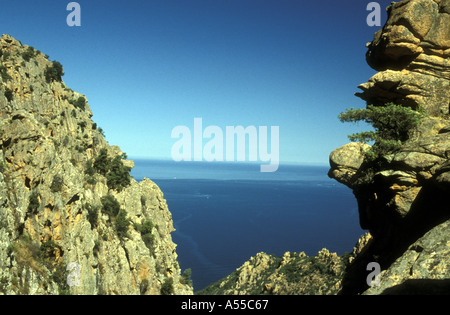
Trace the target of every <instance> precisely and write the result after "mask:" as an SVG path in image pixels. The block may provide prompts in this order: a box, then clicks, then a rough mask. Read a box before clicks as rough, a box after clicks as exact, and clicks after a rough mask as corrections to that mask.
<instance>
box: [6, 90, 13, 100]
mask: <svg viewBox="0 0 450 315" xmlns="http://www.w3.org/2000/svg"><path fill="white" fill-rule="evenodd" d="M5 97H6V99H7V100H8V102H11V101H12V100H13V98H14V93H13V91H12V90H11V89H9V88H6V89H5Z"/></svg>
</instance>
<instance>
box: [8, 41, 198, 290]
mask: <svg viewBox="0 0 450 315" xmlns="http://www.w3.org/2000/svg"><path fill="white" fill-rule="evenodd" d="M0 74H1V76H0V148H1V150H0V294H1V293H3V294H192V287H191V285H190V281H189V280H188V279H184V278H183V277H182V276H181V274H180V273H181V272H180V267H179V265H178V262H177V254H176V245H175V244H174V243H173V242H172V239H171V235H170V233H171V232H172V231H174V228H173V224H172V218H171V213H170V212H169V209H168V207H167V204H166V201H165V200H164V197H163V194H162V192H161V190H160V189H159V188H158V187H157V185H156V184H155V183H153V182H152V181H151V180H149V179H145V180H143V181H142V182H140V183H138V182H136V181H135V180H134V179H133V178H131V176H130V175H129V171H130V169H131V168H132V167H133V162H132V161H128V160H126V156H125V155H124V154H123V153H122V152H121V150H120V148H119V147H117V146H110V145H108V143H107V142H106V140H105V138H104V136H103V134H102V131H101V129H100V128H98V126H97V125H96V123H95V122H94V121H93V120H92V116H93V114H92V112H91V110H90V107H89V104H88V102H87V99H86V98H85V96H84V95H82V94H80V93H77V92H75V91H72V90H71V89H70V88H68V87H67V86H66V85H65V84H64V82H63V80H62V78H61V77H62V75H63V74H64V73H63V69H62V66H61V64H59V63H58V62H55V61H53V62H50V61H49V60H48V56H45V55H44V54H42V53H41V52H40V51H38V50H35V49H34V48H33V47H29V46H26V45H22V44H21V43H20V42H19V41H17V40H16V39H14V38H12V37H11V36H8V35H3V36H2V38H1V39H0Z"/></svg>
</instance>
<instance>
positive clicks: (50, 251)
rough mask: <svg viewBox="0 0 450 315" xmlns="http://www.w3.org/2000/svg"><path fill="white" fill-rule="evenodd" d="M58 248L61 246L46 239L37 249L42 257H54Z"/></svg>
mask: <svg viewBox="0 0 450 315" xmlns="http://www.w3.org/2000/svg"><path fill="white" fill-rule="evenodd" d="M60 250H61V246H59V245H58V244H56V243H55V242H54V241H52V240H49V241H46V242H44V243H43V244H42V245H41V247H40V249H39V251H40V257H41V258H43V259H54V258H56V252H57V251H60Z"/></svg>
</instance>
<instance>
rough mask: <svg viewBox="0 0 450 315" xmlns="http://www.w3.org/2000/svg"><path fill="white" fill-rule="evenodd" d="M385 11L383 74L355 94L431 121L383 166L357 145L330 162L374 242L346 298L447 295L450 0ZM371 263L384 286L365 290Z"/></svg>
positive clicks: (372, 50)
mask: <svg viewBox="0 0 450 315" xmlns="http://www.w3.org/2000/svg"><path fill="white" fill-rule="evenodd" d="M388 13H389V17H388V20H387V22H386V25H385V26H384V27H383V28H382V29H381V30H380V31H379V32H377V33H376V34H375V37H374V40H373V41H372V43H370V44H369V45H368V53H367V61H368V64H369V65H370V66H371V67H373V68H374V69H375V70H377V71H379V72H378V73H377V74H376V75H375V76H374V77H372V78H371V79H370V80H369V82H368V83H364V84H361V85H360V87H359V88H360V89H361V90H362V92H361V93H357V96H359V97H361V98H362V99H363V100H365V101H366V102H367V104H368V105H375V106H383V105H384V104H385V103H388V102H393V103H396V104H399V105H403V106H405V107H410V108H412V109H414V110H417V111H421V112H422V113H424V118H423V119H422V120H421V122H420V123H419V125H418V126H417V127H416V128H414V129H413V130H411V131H410V134H409V138H408V140H406V141H404V142H403V143H402V146H401V148H400V149H399V150H397V151H395V152H392V153H391V154H386V155H385V156H383V157H382V158H381V159H379V160H378V161H376V163H375V162H373V161H368V160H367V159H366V158H365V155H364V152H365V151H366V150H367V148H368V146H367V145H365V144H360V143H350V144H348V145H345V146H344V147H342V148H339V149H337V150H336V151H334V152H332V154H331V156H330V164H331V170H330V173H329V175H330V176H331V177H332V178H335V179H336V180H338V181H339V182H341V183H343V184H345V185H347V186H348V187H350V188H352V189H353V192H354V194H355V197H356V199H357V201H358V207H359V216H360V224H361V227H362V228H363V229H367V230H369V231H370V233H371V235H372V239H371V241H370V242H368V244H367V246H366V247H365V248H364V250H363V252H362V253H361V255H359V256H358V257H357V258H356V259H355V261H354V262H353V263H352V264H350V266H349V268H348V269H347V272H346V276H345V278H344V280H343V289H342V293H350V294H353V293H363V292H364V293H365V294H378V293H383V292H385V293H389V292H390V293H393V292H396V293H401V292H407V291H408V290H409V291H414V292H419V291H420V290H422V293H427V292H432V293H436V292H437V291H439V290H441V291H442V290H444V291H445V290H447V293H450V286H449V284H448V279H450V229H449V228H448V227H449V223H450V222H449V221H448V220H449V219H450V205H449V203H448V196H449V192H450V168H449V165H450V164H449V157H450V133H449V132H450V119H449V106H450V93H449V89H450V60H449V57H450V1H448V0H442V1H438V0H434V1H433V0H406V1H401V2H398V3H393V4H392V5H391V6H390V7H389V8H388ZM369 262H378V263H379V264H380V265H381V269H382V270H383V271H382V274H381V284H380V286H379V287H372V288H368V287H367V284H366V275H367V273H368V272H367V270H366V268H367V264H368V263H369ZM413 287H414V288H413ZM434 288H436V289H434ZM366 290H367V291H366Z"/></svg>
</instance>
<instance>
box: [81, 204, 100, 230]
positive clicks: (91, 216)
mask: <svg viewBox="0 0 450 315" xmlns="http://www.w3.org/2000/svg"><path fill="white" fill-rule="evenodd" d="M84 208H85V209H86V210H87V213H88V214H87V219H88V221H89V223H90V224H91V227H92V228H95V227H97V224H98V211H99V207H96V206H92V205H90V204H85V205H84Z"/></svg>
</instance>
